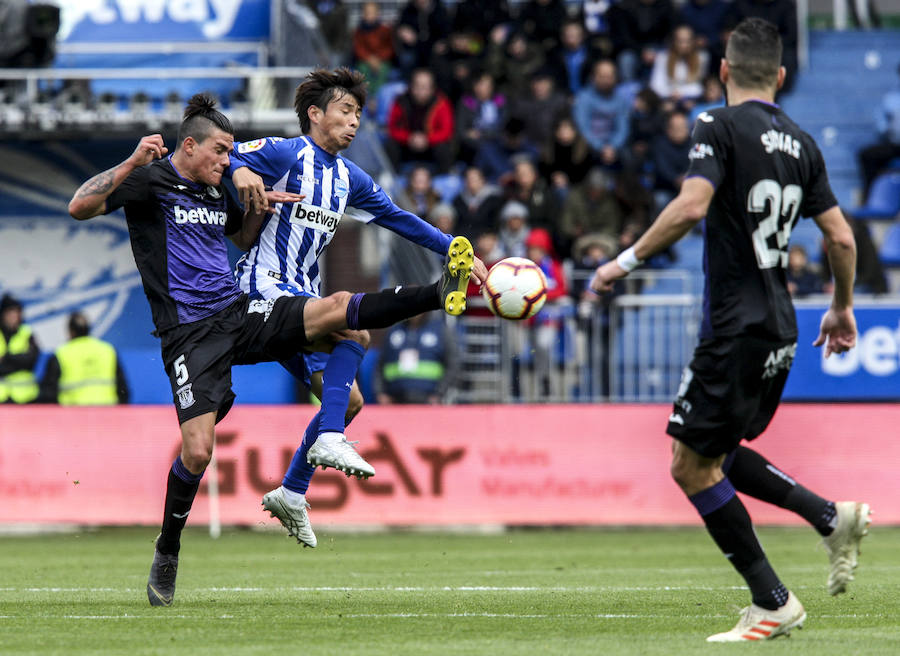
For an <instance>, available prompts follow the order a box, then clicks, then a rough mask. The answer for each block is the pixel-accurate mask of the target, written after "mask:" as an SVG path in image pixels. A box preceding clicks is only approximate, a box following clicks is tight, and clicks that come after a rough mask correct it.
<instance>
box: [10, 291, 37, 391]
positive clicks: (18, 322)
mask: <svg viewBox="0 0 900 656" xmlns="http://www.w3.org/2000/svg"><path fill="white" fill-rule="evenodd" d="M40 353H41V350H40V348H39V347H38V344H37V341H36V340H35V339H34V334H33V333H32V331H31V326H29V325H27V324H24V323H22V303H21V302H20V301H19V300H18V299H16V298H13V297H12V296H11V295H10V294H4V295H3V298H2V299H0V403H31V402H32V401H34V400H35V399H36V398H37V395H38V386H37V380H36V379H35V377H34V365H35V364H36V363H37V359H38V356H39V355H40Z"/></svg>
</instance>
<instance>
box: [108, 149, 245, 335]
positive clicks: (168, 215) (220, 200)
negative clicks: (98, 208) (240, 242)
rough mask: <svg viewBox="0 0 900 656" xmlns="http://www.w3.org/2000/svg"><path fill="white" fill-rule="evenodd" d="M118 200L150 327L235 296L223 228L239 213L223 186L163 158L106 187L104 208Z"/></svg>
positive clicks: (196, 315) (209, 311)
mask: <svg viewBox="0 0 900 656" xmlns="http://www.w3.org/2000/svg"><path fill="white" fill-rule="evenodd" d="M120 207H124V208H125V217H126V219H127V220H128V233H129V235H130V236H131V250H132V252H133V253H134V261H135V263H136V264H137V268H138V271H139V272H140V274H141V280H142V281H143V283H144V293H145V294H146V295H147V300H148V301H149V302H150V310H151V312H152V314H153V323H154V324H155V325H156V329H157V331H163V330H166V329H168V328H172V327H173V326H177V325H180V324H185V323H191V322H193V321H197V320H199V319H204V318H206V317H209V316H211V315H213V314H215V313H216V312H218V311H219V310H221V309H223V308H225V307H227V306H228V305H230V304H231V303H233V302H234V300H235V299H236V298H237V297H238V296H239V295H240V293H241V290H240V288H239V287H238V286H237V283H236V282H235V280H234V274H233V273H232V272H231V267H230V266H229V263H228V251H227V246H226V244H225V235H226V234H232V233H234V232H236V231H237V230H238V229H240V226H241V220H242V215H243V213H242V211H241V209H240V208H239V207H238V206H237V204H236V203H235V202H234V201H233V200H232V199H231V197H230V196H229V195H228V193H226V192H225V190H224V188H222V187H212V186H208V185H204V184H200V183H197V182H192V181H191V180H188V179H186V178H183V177H182V176H181V175H180V174H179V173H178V171H176V170H175V167H174V165H173V164H172V162H171V161H170V158H166V159H161V160H156V161H154V162H152V163H150V164H148V165H146V166H142V167H141V168H138V169H135V170H134V171H133V172H132V173H131V175H129V176H128V177H127V178H126V179H125V180H124V181H123V182H122V184H121V185H120V186H119V187H118V188H117V189H116V190H115V191H114V192H113V193H112V194H110V196H109V198H107V200H106V211H107V213H109V212H112V211H113V210H116V209H118V208H120Z"/></svg>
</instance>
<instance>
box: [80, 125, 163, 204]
mask: <svg viewBox="0 0 900 656" xmlns="http://www.w3.org/2000/svg"><path fill="white" fill-rule="evenodd" d="M167 152H169V149H168V148H166V147H165V145H164V144H163V139H162V136H160V135H158V134H152V135H150V136H147V137H144V138H143V139H141V141H140V143H139V144H138V146H137V148H135V150H134V152H133V153H132V154H131V156H130V157H129V158H128V159H126V160H125V161H124V162H122V163H121V164H119V165H118V166H114V167H113V168H111V169H109V170H108V171H104V172H103V173H99V174H97V175H95V176H94V177H93V178H91V179H90V180H88V181H87V182H85V183H84V184H83V185H81V186H80V187H79V188H78V191H76V192H75V195H74V196H73V197H72V200H70V201H69V214H71V215H72V217H73V218H75V219H78V220H79V221H81V220H84V219H90V218H91V217H94V216H98V215H100V214H103V213H104V212H105V211H106V199H107V198H109V195H110V194H111V193H112V192H113V191H115V189H116V188H117V187H118V186H119V185H120V184H122V182H123V181H124V180H125V178H127V177H128V176H129V175H130V174H131V172H132V171H134V170H135V169H136V168H138V167H141V166H144V165H145V164H149V163H150V162H152V161H153V160H155V159H158V158H160V157H162V156H163V155H165V154H166V153H167Z"/></svg>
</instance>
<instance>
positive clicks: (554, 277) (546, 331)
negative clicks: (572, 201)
mask: <svg viewBox="0 0 900 656" xmlns="http://www.w3.org/2000/svg"><path fill="white" fill-rule="evenodd" d="M525 245H526V246H527V247H528V259H530V260H531V261H533V262H534V263H535V264H537V265H538V266H539V267H540V269H541V271H543V272H544V278H546V280H547V302H546V303H544V307H543V308H541V310H540V311H539V312H538V313H537V314H536V315H535V316H534V318H533V319H532V320H531V323H530V327H531V328H532V334H531V335H530V338H531V347H532V352H533V354H534V371H535V378H536V380H537V384H538V390H539V392H540V394H542V395H543V396H544V397H546V396H549V395H550V367H551V364H552V361H553V356H552V354H553V351H554V349H555V347H556V345H557V344H558V343H559V335H560V328H561V327H562V312H561V311H560V306H561V305H563V304H564V302H566V303H565V304H568V303H567V302H568V300H569V299H568V294H569V285H568V280H567V279H566V274H565V271H564V270H563V266H562V262H561V261H560V260H559V258H558V257H557V255H556V252H555V251H554V248H553V239H552V237H551V236H550V233H549V232H547V231H546V230H544V229H543V228H535V229H533V230H532V231H531V232H530V233H528V238H527V239H526V241H525ZM514 366H515V365H514ZM513 393H514V395H515V396H517V397H518V396H519V394H518V390H515V389H514V391H513Z"/></svg>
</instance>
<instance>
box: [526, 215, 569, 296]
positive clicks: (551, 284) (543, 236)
mask: <svg viewBox="0 0 900 656" xmlns="http://www.w3.org/2000/svg"><path fill="white" fill-rule="evenodd" d="M525 246H526V248H527V249H528V250H527V251H526V257H527V258H528V259H529V260H531V261H532V262H534V263H535V264H537V265H538V266H539V267H540V268H541V271H543V272H544V277H545V278H546V279H547V302H548V303H549V302H552V301H556V300H559V299H561V298H564V297H565V296H567V295H568V294H569V283H568V280H567V279H566V272H565V271H564V270H563V266H562V262H561V261H560V259H559V258H558V257H557V255H556V250H555V249H554V247H553V238H552V237H551V236H550V233H549V232H548V231H547V230H544V229H543V228H534V229H532V230H531V231H530V232H529V233H528V237H527V238H526V239H525Z"/></svg>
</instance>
